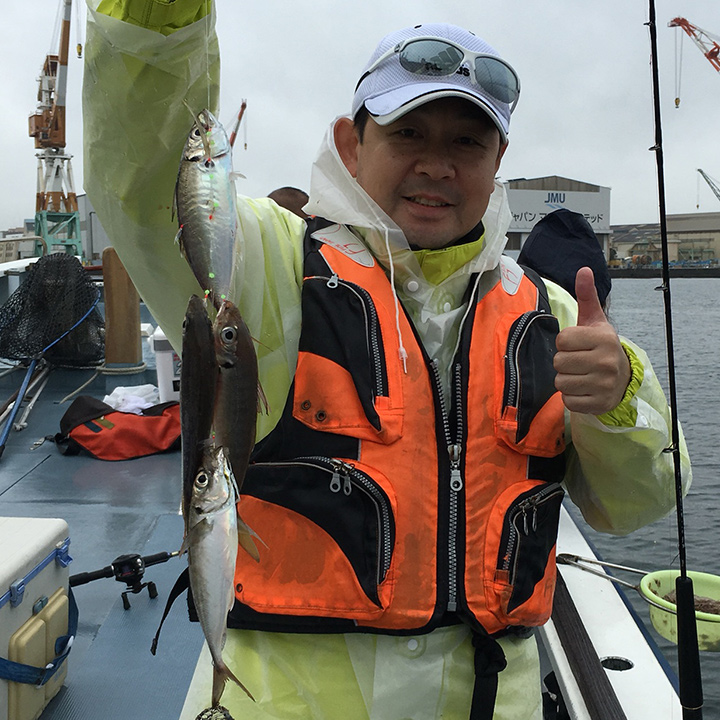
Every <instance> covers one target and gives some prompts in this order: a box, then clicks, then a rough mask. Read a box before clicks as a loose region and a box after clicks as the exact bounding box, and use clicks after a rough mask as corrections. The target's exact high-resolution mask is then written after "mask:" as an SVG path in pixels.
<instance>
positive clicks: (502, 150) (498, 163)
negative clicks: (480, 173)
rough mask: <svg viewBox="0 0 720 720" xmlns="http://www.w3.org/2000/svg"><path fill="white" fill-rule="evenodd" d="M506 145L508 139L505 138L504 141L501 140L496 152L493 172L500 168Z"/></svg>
mask: <svg viewBox="0 0 720 720" xmlns="http://www.w3.org/2000/svg"><path fill="white" fill-rule="evenodd" d="M507 147H508V141H507V140H506V141H505V142H504V143H503V142H501V144H500V150H499V152H498V156H497V160H496V161H495V174H497V171H498V170H499V169H500V161H501V160H502V159H503V155H504V154H505V151H506V150H507Z"/></svg>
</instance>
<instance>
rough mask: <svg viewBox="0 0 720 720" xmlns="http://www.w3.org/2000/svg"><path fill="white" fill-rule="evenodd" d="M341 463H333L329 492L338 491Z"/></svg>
mask: <svg viewBox="0 0 720 720" xmlns="http://www.w3.org/2000/svg"><path fill="white" fill-rule="evenodd" d="M341 467H342V465H340V464H339V463H333V473H332V477H331V478H330V492H334V493H336V492H340V487H341V484H340V468H341Z"/></svg>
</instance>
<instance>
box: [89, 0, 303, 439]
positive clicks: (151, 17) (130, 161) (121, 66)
mask: <svg viewBox="0 0 720 720" xmlns="http://www.w3.org/2000/svg"><path fill="white" fill-rule="evenodd" d="M206 7H209V4H208V3H207V2H206V0H195V1H194V2H193V1H191V0H188V1H186V2H182V3H179V2H178V3H167V2H163V1H161V0H90V3H89V14H88V30H87V42H86V52H85V58H86V59H85V77H84V87H83V111H84V136H85V147H84V170H85V174H84V186H85V189H86V191H87V194H88V197H89V199H90V201H91V202H92V204H93V207H94V209H95V211H96V212H97V216H98V219H99V220H100V222H101V223H102V225H103V228H104V229H105V231H106V233H107V234H108V236H109V237H110V240H111V242H112V244H113V246H114V247H115V249H116V250H117V253H118V256H119V257H120V259H121V261H122V262H123V264H124V266H125V268H126V269H127V271H128V273H129V275H130V277H131V278H132V280H133V282H134V284H135V286H136V288H137V290H138V292H139V294H140V296H141V298H142V299H143V301H144V302H145V304H146V305H147V307H148V309H149V310H150V312H151V313H152V315H153V317H154V319H155V320H156V322H157V323H158V324H159V325H160V326H161V327H162V329H163V331H164V332H165V334H166V335H167V337H168V339H169V340H170V342H171V344H172V345H173V347H174V348H175V349H176V350H179V349H180V346H181V338H182V321H183V318H184V314H185V309H186V307H187V302H188V299H189V298H190V295H191V294H192V293H196V294H201V289H200V286H199V285H198V283H197V282H196V280H195V278H194V276H193V274H192V272H191V271H190V269H189V267H188V265H187V262H186V261H185V259H184V258H183V257H182V256H181V254H180V250H179V247H178V244H177V243H176V242H175V235H176V233H177V220H175V219H174V217H173V196H174V190H175V182H176V178H177V172H178V166H179V163H180V158H181V153H182V148H183V145H184V142H185V138H186V135H187V133H188V131H189V130H190V127H191V125H192V118H191V115H190V112H189V111H188V109H187V107H186V106H185V104H184V103H183V100H184V101H186V102H187V103H188V105H190V107H192V108H193V109H195V110H199V109H202V108H203V107H208V106H209V107H210V108H211V109H213V110H215V108H216V105H217V99H218V76H219V54H218V46H217V40H216V37H215V33H214V11H213V12H211V14H210V15H205V13H204V8H206ZM238 182H242V181H241V180H240V181H238ZM238 189H239V190H242V187H241V186H240V187H239V188H238ZM238 225H239V232H238V236H239V248H238V254H237V258H236V271H235V284H234V287H233V288H232V290H231V297H232V299H234V300H235V301H236V302H237V304H238V306H239V307H240V311H241V313H242V314H243V317H244V318H245V321H246V323H247V324H248V327H249V328H250V332H251V334H252V336H253V338H255V340H256V341H257V345H256V348H257V352H258V360H259V365H260V377H261V383H262V385H263V389H264V391H265V394H266V396H267V398H268V403H269V406H270V413H269V415H261V416H259V434H260V435H262V434H264V433H265V432H267V430H268V428H269V427H272V425H273V424H274V422H275V420H276V418H277V416H279V413H280V412H281V410H282V407H283V404H284V401H285V395H286V393H287V389H288V387H289V385H290V373H291V369H294V364H295V359H296V354H297V332H298V331H297V327H298V326H299V322H298V318H299V306H300V282H301V280H302V257H301V253H302V243H301V238H302V235H303V233H304V223H303V221H302V220H301V219H300V218H298V217H296V216H295V215H292V214H291V213H290V212H288V211H285V210H284V209H282V208H279V207H278V206H277V205H276V204H275V203H273V202H272V201H270V200H267V199H262V200H250V199H249V198H244V197H239V198H238Z"/></svg>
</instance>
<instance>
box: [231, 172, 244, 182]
mask: <svg viewBox="0 0 720 720" xmlns="http://www.w3.org/2000/svg"><path fill="white" fill-rule="evenodd" d="M230 177H231V178H232V179H233V180H247V177H246V176H245V175H243V174H242V173H241V172H238V171H237V170H233V171H232V172H231V173H230Z"/></svg>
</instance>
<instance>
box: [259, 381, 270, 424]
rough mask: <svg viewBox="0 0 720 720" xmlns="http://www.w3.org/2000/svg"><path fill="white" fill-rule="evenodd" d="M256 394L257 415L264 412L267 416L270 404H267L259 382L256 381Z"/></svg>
mask: <svg viewBox="0 0 720 720" xmlns="http://www.w3.org/2000/svg"><path fill="white" fill-rule="evenodd" d="M257 392H258V405H257V411H258V413H261V412H264V413H265V415H269V414H270V403H269V402H268V399H267V395H265V391H264V390H263V387H262V385H261V384H260V381H259V380H258V386H257Z"/></svg>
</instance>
